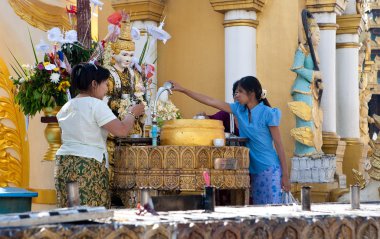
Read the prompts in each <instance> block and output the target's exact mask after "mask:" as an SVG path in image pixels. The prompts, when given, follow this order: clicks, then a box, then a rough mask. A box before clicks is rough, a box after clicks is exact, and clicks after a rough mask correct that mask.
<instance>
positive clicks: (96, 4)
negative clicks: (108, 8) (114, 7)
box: [91, 0, 104, 10]
mask: <svg viewBox="0 0 380 239" xmlns="http://www.w3.org/2000/svg"><path fill="white" fill-rule="evenodd" d="M91 4H93V5H94V8H95V7H99V10H102V7H103V4H104V3H103V2H101V1H99V0H91Z"/></svg>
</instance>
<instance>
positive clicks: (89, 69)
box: [71, 63, 110, 91]
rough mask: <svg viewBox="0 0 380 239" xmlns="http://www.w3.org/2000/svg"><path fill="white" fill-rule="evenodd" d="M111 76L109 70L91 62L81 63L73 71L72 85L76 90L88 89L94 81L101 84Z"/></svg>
mask: <svg viewBox="0 0 380 239" xmlns="http://www.w3.org/2000/svg"><path fill="white" fill-rule="evenodd" d="M109 76H110V72H109V70H107V69H106V68H104V67H102V66H98V65H95V64H91V63H80V64H78V65H76V66H74V68H73V69H72V71H71V86H72V87H73V89H74V90H79V91H87V90H89V89H90V86H91V83H92V81H93V80H94V81H96V83H98V84H100V83H102V82H103V81H106V80H107V79H108V78H109Z"/></svg>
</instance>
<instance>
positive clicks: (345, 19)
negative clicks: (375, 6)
mask: <svg viewBox="0 0 380 239" xmlns="http://www.w3.org/2000/svg"><path fill="white" fill-rule="evenodd" d="M336 23H337V24H338V25H339V28H338V30H337V33H336V34H360V33H361V31H362V29H363V28H364V20H363V17H362V15H360V14H354V15H342V16H337V18H336Z"/></svg>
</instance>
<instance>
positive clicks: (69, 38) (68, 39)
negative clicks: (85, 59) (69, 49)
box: [65, 30, 78, 43]
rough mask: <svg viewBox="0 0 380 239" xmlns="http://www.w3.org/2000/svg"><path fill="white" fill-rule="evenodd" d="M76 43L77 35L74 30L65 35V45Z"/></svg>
mask: <svg viewBox="0 0 380 239" xmlns="http://www.w3.org/2000/svg"><path fill="white" fill-rule="evenodd" d="M76 41H78V34H77V31H75V30H70V31H67V32H66V33H65V42H66V43H74V42H76Z"/></svg>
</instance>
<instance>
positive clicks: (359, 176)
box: [352, 168, 366, 189]
mask: <svg viewBox="0 0 380 239" xmlns="http://www.w3.org/2000/svg"><path fill="white" fill-rule="evenodd" d="M352 173H353V174H354V179H355V182H356V184H358V185H359V186H360V189H364V188H365V186H366V180H365V178H364V176H363V174H362V173H361V172H359V171H358V170H356V169H354V168H353V169H352Z"/></svg>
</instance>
